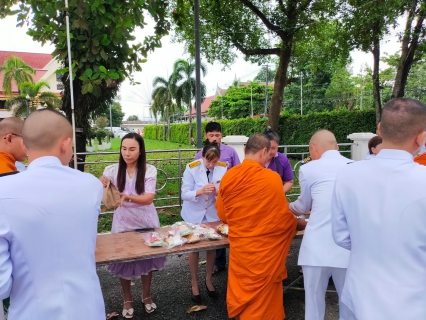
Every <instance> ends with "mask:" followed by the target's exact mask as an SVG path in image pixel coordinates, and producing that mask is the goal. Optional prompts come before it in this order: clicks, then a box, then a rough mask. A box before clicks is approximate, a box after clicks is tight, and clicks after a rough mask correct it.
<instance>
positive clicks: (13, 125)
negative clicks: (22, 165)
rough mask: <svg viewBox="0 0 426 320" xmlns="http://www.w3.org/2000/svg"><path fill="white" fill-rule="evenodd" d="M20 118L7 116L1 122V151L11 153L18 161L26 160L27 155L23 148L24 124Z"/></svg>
mask: <svg viewBox="0 0 426 320" xmlns="http://www.w3.org/2000/svg"><path fill="white" fill-rule="evenodd" d="M23 125H24V121H23V120H21V119H19V118H14V117H12V118H6V119H4V120H3V121H1V122H0V151H3V152H6V153H8V154H10V155H11V156H12V157H13V158H14V159H15V160H16V161H24V160H25V158H26V157H27V155H26V153H25V150H24V149H23V148H22V126H23Z"/></svg>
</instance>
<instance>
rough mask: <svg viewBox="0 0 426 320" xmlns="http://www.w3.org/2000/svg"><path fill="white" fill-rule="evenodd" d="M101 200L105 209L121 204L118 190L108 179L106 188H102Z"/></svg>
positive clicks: (114, 207)
mask: <svg viewBox="0 0 426 320" xmlns="http://www.w3.org/2000/svg"><path fill="white" fill-rule="evenodd" d="M102 202H103V204H104V205H105V207H106V208H107V209H116V208H118V207H119V206H120V205H121V197H120V192H118V190H117V188H116V187H115V186H114V185H113V184H112V183H111V181H108V184H107V186H106V188H104V194H103V196H102Z"/></svg>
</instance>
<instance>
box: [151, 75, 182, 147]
mask: <svg viewBox="0 0 426 320" xmlns="http://www.w3.org/2000/svg"><path fill="white" fill-rule="evenodd" d="M152 86H153V87H154V91H153V92H152V98H153V100H154V103H153V106H154V105H155V108H156V109H157V108H158V109H159V111H160V112H161V115H162V117H163V118H164V116H165V118H166V119H167V136H168V139H169V141H170V117H171V115H172V112H173V110H172V109H173V108H172V107H173V102H172V99H173V98H175V96H176V91H177V87H176V75H175V74H173V73H172V74H171V75H170V77H169V78H168V79H165V78H163V77H155V78H154V80H153V81H152ZM164 140H166V135H164Z"/></svg>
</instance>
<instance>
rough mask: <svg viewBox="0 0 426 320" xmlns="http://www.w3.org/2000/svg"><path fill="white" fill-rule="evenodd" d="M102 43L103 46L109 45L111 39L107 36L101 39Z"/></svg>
mask: <svg viewBox="0 0 426 320" xmlns="http://www.w3.org/2000/svg"><path fill="white" fill-rule="evenodd" d="M101 43H102V45H103V46H107V45H109V44H110V43H111V41H110V40H109V39H107V38H105V39H103V40H102V41H101Z"/></svg>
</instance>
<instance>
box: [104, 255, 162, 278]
mask: <svg viewBox="0 0 426 320" xmlns="http://www.w3.org/2000/svg"><path fill="white" fill-rule="evenodd" d="M165 263H166V257H162V258H155V259H149V260H141V261H133V262H123V263H114V264H110V265H109V266H108V267H107V270H108V271H109V272H111V273H112V274H114V275H115V276H117V277H120V278H123V279H126V280H131V279H132V278H135V277H140V276H145V275H147V274H148V273H149V272H150V271H155V270H162V269H164V264H165Z"/></svg>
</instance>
